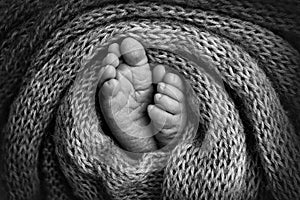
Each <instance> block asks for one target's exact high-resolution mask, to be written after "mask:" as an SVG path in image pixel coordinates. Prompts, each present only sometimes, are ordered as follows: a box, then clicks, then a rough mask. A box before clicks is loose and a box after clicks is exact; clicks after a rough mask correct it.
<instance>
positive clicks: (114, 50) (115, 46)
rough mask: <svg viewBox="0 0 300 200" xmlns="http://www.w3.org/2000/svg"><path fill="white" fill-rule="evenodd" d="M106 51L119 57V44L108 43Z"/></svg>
mask: <svg viewBox="0 0 300 200" xmlns="http://www.w3.org/2000/svg"><path fill="white" fill-rule="evenodd" d="M107 52H108V53H113V54H115V55H116V56H117V57H118V58H120V57H121V53H120V45H119V44H118V43H113V44H111V45H109V47H108V50H107Z"/></svg>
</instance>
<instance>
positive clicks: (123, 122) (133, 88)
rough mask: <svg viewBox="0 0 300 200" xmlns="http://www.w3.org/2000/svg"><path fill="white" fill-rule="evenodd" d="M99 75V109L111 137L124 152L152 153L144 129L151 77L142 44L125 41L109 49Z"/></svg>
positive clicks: (149, 131)
mask: <svg viewBox="0 0 300 200" xmlns="http://www.w3.org/2000/svg"><path fill="white" fill-rule="evenodd" d="M121 55H122V57H123V60H121ZM100 75H101V78H100V82H99V88H100V91H99V101H100V107H101V110H102V112H103V115H104V118H105V120H106V122H107V124H108V126H109V128H110V129H111V131H112V134H113V135H114V136H115V138H116V139H117V140H118V142H119V143H120V144H121V145H122V146H123V148H125V149H127V150H128V151H131V152H148V151H153V150H155V149H156V148H157V147H156V143H155V140H154V138H153V137H151V136H152V129H151V126H146V125H147V124H149V123H150V119H149V116H148V115H147V106H148V105H149V104H150V102H151V99H152V96H153V86H152V75H151V70H150V66H149V64H148V59H147V56H146V52H145V49H144V47H143V46H142V44H141V43H139V42H138V41H136V40H135V39H132V38H126V39H124V40H123V41H122V43H121V45H119V44H117V43H114V44H112V45H110V46H109V48H108V54H107V56H106V57H105V58H104V59H103V62H102V69H101V70H100ZM140 135H143V137H140ZM145 136H146V137H145Z"/></svg>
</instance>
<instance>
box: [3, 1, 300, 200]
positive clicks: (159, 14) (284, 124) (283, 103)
mask: <svg viewBox="0 0 300 200" xmlns="http://www.w3.org/2000/svg"><path fill="white" fill-rule="evenodd" d="M291 8H292V9H291ZM299 13H300V4H299V2H297V1H296V0H295V1H293V0H289V1H283V0H277V1H276V2H274V1H267V0H266V1H265V2H264V3H263V2H261V1H258V0H247V1H237V0H213V1H207V0H189V1H183V0H164V1H156V0H149V1H136V2H135V1H120V0H115V1H109V0H103V1H96V0H87V1H83V0H64V1H55V0H53V1H47V2H44V1H41V0H26V1H19V0H17V1H14V2H13V3H11V6H10V7H8V9H6V10H4V14H3V15H2V16H1V17H0V21H1V23H0V47H1V51H0V115H1V118H0V139H1V157H0V158H1V162H0V163H1V164H0V170H1V171H3V172H4V173H1V181H2V185H3V187H2V185H0V186H1V187H2V188H4V190H3V193H4V194H5V196H3V197H4V199H66V200H68V199H78V200H79V199H83V200H86V199H91V200H94V199H207V200H208V199H224V200H227V199H233V200H235V199H247V200H250V199H251V200H252V199H253V200H254V199H286V200H290V199H295V200H297V199H300V147H299V145H298V143H299V133H300V115H299V113H300V55H299V50H300V46H299V45H298V44H299V43H297V42H295V43H293V39H291V38H290V37H288V38H286V36H287V35H289V36H290V35H293V36H295V37H296V38H300V17H299ZM125 37H132V38H135V39H137V40H139V41H141V42H142V43H143V44H144V46H145V47H147V48H146V53H147V56H148V59H149V62H150V64H151V65H153V64H158V63H159V64H164V65H166V66H169V67H170V68H172V69H174V70H176V71H177V72H178V73H180V74H181V75H182V76H183V77H184V79H185V80H186V81H187V82H188V83H189V84H190V85H191V88H192V90H193V93H194V95H195V99H194V100H195V102H197V111H196V112H197V115H198V117H199V119H200V123H199V127H198V130H194V127H193V126H192V124H190V123H189V124H187V126H186V127H185V129H184V134H183V138H182V140H181V141H180V142H179V143H178V144H177V145H176V146H175V147H174V148H173V149H172V150H171V151H170V152H164V151H162V150H161V151H160V150H158V151H155V152H152V153H149V154H146V155H145V156H144V157H143V158H142V161H141V162H140V163H139V164H138V165H132V163H130V162H128V160H126V159H125V158H126V154H124V151H123V150H122V149H120V148H119V147H118V145H117V144H116V143H115V142H114V141H113V140H112V139H111V138H110V137H109V136H108V135H109V129H108V128H107V125H106V124H105V121H104V120H103V116H102V114H101V112H100V110H99V105H98V103H97V102H96V101H95V93H96V91H97V84H98V81H99V69H100V67H101V66H98V65H93V64H89V62H88V61H89V60H90V59H91V58H92V57H93V56H95V55H97V52H98V53H99V52H100V53H101V52H103V51H104V50H105V49H106V48H107V47H108V45H109V44H111V43H113V42H117V41H119V40H120V39H122V38H125ZM191 58H201V59H203V60H204V61H205V63H206V64H207V63H209V67H210V68H211V69H205V68H203V67H202V66H201V64H197V62H193V61H192V60H191ZM194 131H196V137H195V138H194V137H193V134H192V133H193V132H194ZM124 157H125V158H124ZM162 163H163V165H164V166H163V167H158V165H160V164H162ZM4 191H5V192H4ZM0 192H1V193H2V191H1V190H0Z"/></svg>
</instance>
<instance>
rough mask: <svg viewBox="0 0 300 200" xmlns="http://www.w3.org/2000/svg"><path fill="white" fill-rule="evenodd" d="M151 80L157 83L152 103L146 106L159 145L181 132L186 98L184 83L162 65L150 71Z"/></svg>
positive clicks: (185, 113)
mask: <svg viewBox="0 0 300 200" xmlns="http://www.w3.org/2000/svg"><path fill="white" fill-rule="evenodd" d="M152 76H153V82H154V83H158V85H157V93H156V94H155V96H154V103H155V104H154V105H149V106H148V114H149V116H150V118H151V120H152V124H153V127H154V129H155V130H156V131H157V132H158V133H157V134H156V135H155V137H156V139H157V140H158V143H159V146H160V147H162V146H165V145H167V144H169V143H170V142H171V141H172V140H173V139H174V138H175V136H176V135H177V134H181V132H182V130H183V128H184V126H185V124H186V122H187V111H186V99H185V95H184V90H185V87H184V83H183V81H182V80H181V78H180V77H179V76H178V75H177V74H175V73H171V72H169V73H166V69H165V67H164V66H163V65H158V66H156V67H155V68H154V69H153V72H152Z"/></svg>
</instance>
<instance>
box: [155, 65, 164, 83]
mask: <svg viewBox="0 0 300 200" xmlns="http://www.w3.org/2000/svg"><path fill="white" fill-rule="evenodd" d="M165 74H166V68H165V66H163V65H157V66H156V67H154V69H153V71H152V80H153V83H158V82H161V81H162V80H163V78H164V76H165Z"/></svg>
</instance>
